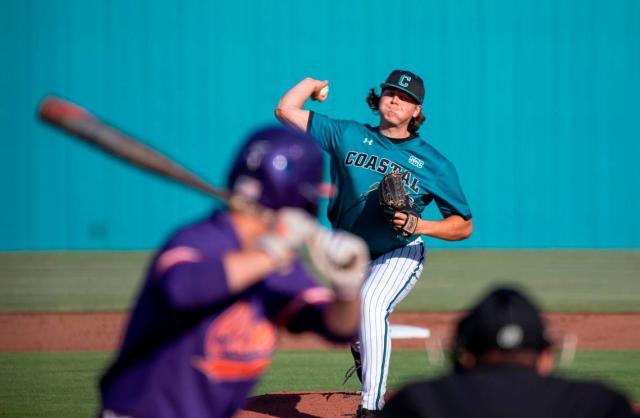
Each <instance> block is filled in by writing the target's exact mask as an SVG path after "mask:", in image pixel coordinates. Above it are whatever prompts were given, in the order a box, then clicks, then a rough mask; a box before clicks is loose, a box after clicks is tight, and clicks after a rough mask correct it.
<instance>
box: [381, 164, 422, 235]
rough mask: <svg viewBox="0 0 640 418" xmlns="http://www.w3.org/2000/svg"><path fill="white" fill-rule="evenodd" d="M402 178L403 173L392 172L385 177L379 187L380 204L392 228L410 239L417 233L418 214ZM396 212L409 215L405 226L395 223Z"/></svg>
mask: <svg viewBox="0 0 640 418" xmlns="http://www.w3.org/2000/svg"><path fill="white" fill-rule="evenodd" d="M402 177H403V176H402V173H400V172H399V171H392V172H391V173H388V174H387V175H385V176H384V178H383V179H382V181H381V182H380V185H379V186H378V203H379V204H380V209H381V210H382V214H383V216H384V217H385V219H386V220H387V221H389V223H390V224H391V227H392V228H393V229H394V230H395V231H396V232H398V233H399V234H400V235H402V236H403V237H408V236H410V235H413V234H414V232H416V228H417V227H418V214H417V213H416V211H415V209H414V206H413V202H412V201H411V199H410V198H409V195H407V192H406V191H405V189H404V183H403V180H402ZM396 212H402V213H404V214H406V215H407V220H406V221H405V223H404V225H396V224H394V223H393V219H394V218H395V215H396Z"/></svg>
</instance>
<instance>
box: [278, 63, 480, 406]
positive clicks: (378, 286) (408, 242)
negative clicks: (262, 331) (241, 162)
mask: <svg viewBox="0 0 640 418" xmlns="http://www.w3.org/2000/svg"><path fill="white" fill-rule="evenodd" d="M381 89H382V90H381V95H378V94H377V93H376V91H375V89H371V92H370V94H369V96H368V98H367V103H368V105H369V107H370V108H371V109H372V110H374V111H376V112H378V113H379V115H380V119H379V124H378V126H370V125H366V124H362V123H359V122H355V121H351V120H337V119H332V118H329V117H327V116H325V115H322V114H319V113H315V112H311V111H307V110H305V109H303V106H304V103H305V102H306V100H307V99H308V98H312V99H314V100H318V101H324V100H325V99H326V98H327V94H328V82H327V81H320V80H315V79H312V78H305V79H304V80H302V81H301V82H299V83H298V84H297V85H295V86H294V87H293V88H291V89H290V90H289V91H288V92H287V93H286V94H285V95H284V96H283V97H282V98H281V99H280V102H279V103H278V106H277V108H276V116H277V118H278V119H279V120H280V121H281V122H283V123H285V124H287V125H291V126H294V127H297V128H299V129H301V130H304V131H306V132H308V133H309V134H310V135H311V136H312V137H314V138H315V139H316V140H317V141H318V143H319V144H320V146H321V147H322V148H323V149H324V150H325V151H326V152H327V153H328V154H329V156H330V159H331V179H332V181H333V182H334V183H335V185H336V187H337V190H338V193H337V194H336V195H335V196H334V197H333V198H332V199H331V201H330V203H329V208H328V217H329V220H330V222H331V224H332V226H333V227H334V228H336V229H340V230H346V231H349V232H352V233H354V234H356V235H358V236H360V237H362V238H363V239H364V240H365V241H366V243H367V245H368V246H369V250H370V252H371V258H372V263H371V266H370V268H369V270H368V273H367V278H366V279H365V282H364V285H363V288H362V291H361V320H360V321H361V322H360V327H359V340H358V341H355V342H354V344H353V345H352V350H351V351H352V353H353V355H354V360H355V363H356V367H357V368H360V369H361V370H359V373H358V377H360V379H361V381H362V404H361V405H360V407H359V408H358V411H357V413H356V414H357V416H360V417H366V416H373V415H374V414H375V411H378V410H380V409H382V407H383V405H384V394H385V391H386V382H387V373H388V369H389V356H390V351H391V341H390V335H389V322H388V318H389V315H390V314H391V312H392V311H393V309H394V308H395V306H396V305H397V304H398V303H399V302H400V301H401V300H402V299H404V298H405V297H406V296H407V294H408V293H409V292H410V291H411V289H412V288H413V287H414V285H415V284H416V282H417V280H418V279H419V278H420V275H421V273H422V268H423V264H424V261H425V256H426V251H425V248H424V243H423V240H422V238H421V236H422V235H427V236H431V237H435V238H439V239H444V240H451V241H455V240H463V239H466V238H467V237H469V235H470V234H471V231H472V221H471V211H470V209H469V205H468V204H467V200H466V198H465V196H464V193H463V192H462V188H461V187H460V183H459V181H458V175H457V173H456V169H455V167H454V166H453V164H452V163H451V162H450V161H449V160H447V159H446V158H445V157H444V156H443V155H442V154H441V153H440V152H438V151H437V150H436V149H435V148H434V147H433V146H431V145H430V144H428V143H427V142H426V141H425V140H424V139H422V138H421V137H420V136H419V135H418V129H419V127H420V124H421V123H422V122H423V121H424V119H425V118H424V115H423V112H422V103H423V100H424V85H423V82H422V79H421V78H420V77H418V76H417V75H416V74H414V73H412V72H410V71H404V70H395V71H393V72H392V73H391V74H390V75H389V77H388V78H387V79H386V81H385V82H384V83H382V84H381ZM431 202H435V204H436V205H437V207H438V209H439V210H440V213H441V214H442V217H443V219H439V220H427V219H422V218H421V216H420V214H421V213H422V211H423V210H424V208H425V207H426V206H427V205H429V204H430V203H431ZM360 372H361V373H360Z"/></svg>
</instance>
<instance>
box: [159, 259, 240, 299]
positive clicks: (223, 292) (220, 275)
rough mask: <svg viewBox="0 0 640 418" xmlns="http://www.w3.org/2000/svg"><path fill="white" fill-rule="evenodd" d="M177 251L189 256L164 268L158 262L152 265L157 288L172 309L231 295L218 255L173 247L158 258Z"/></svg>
mask: <svg viewBox="0 0 640 418" xmlns="http://www.w3.org/2000/svg"><path fill="white" fill-rule="evenodd" d="M180 253H182V257H184V258H187V259H188V258H189V257H191V258H192V259H191V260H184V261H178V262H176V264H174V265H171V266H169V268H167V269H163V266H162V265H161V264H160V263H156V265H155V266H154V267H155V268H157V269H158V273H159V274H158V276H157V277H156V280H157V284H158V288H159V289H160V292H161V293H162V295H163V297H164V298H165V300H166V301H167V302H168V303H169V305H171V306H172V307H173V308H175V309H198V308H204V307H207V306H211V305H213V304H215V303H217V302H221V301H223V300H225V299H226V298H227V297H228V296H229V295H230V292H229V287H228V285H227V280H226V274H225V271H224V266H223V264H222V259H221V258H220V257H211V256H204V255H202V254H203V253H202V252H201V251H200V250H198V249H195V248H190V247H175V248H171V249H167V250H165V251H164V252H163V253H162V254H160V255H159V257H158V260H159V261H162V260H163V257H165V258H164V260H166V259H167V257H168V258H171V257H174V256H176V255H177V256H180ZM198 255H199V256H200V258H199V259H197V257H198Z"/></svg>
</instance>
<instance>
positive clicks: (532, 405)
mask: <svg viewBox="0 0 640 418" xmlns="http://www.w3.org/2000/svg"><path fill="white" fill-rule="evenodd" d="M451 358H452V362H453V366H454V370H453V372H452V373H451V374H449V375H447V376H444V377H442V378H440V379H437V380H432V381H423V382H416V383H412V384H409V385H408V386H406V387H404V388H403V389H402V390H400V391H399V392H398V393H397V394H396V396H394V397H393V398H392V399H391V400H390V401H389V403H388V404H387V405H386V406H385V408H384V410H383V411H382V414H381V415H380V416H381V417H384V418H388V417H403V418H412V417H415V418H418V417H420V418H427V417H428V418H462V417H465V418H475V417H491V418H502V417H504V418H517V417H518V418H569V417H570V418H597V417H598V418H600V417H602V418H604V417H607V418H608V417H632V416H634V415H633V412H632V409H631V405H630V404H629V401H628V400H627V399H625V397H624V396H622V395H621V394H619V393H617V392H615V391H613V390H611V389H609V388H607V387H605V386H603V385H601V384H599V383H595V382H585V381H575V380H567V379H564V378H560V377H554V376H550V373H551V371H552V369H553V366H554V359H553V354H552V351H551V342H550V340H549V338H548V336H547V335H546V333H545V325H544V322H543V319H542V318H541V316H540V313H539V311H538V309H537V308H536V307H535V306H534V305H533V304H532V303H531V302H530V301H529V300H528V299H527V298H526V297H525V296H524V295H523V294H522V293H519V292H518V291H516V290H514V289H509V288H500V289H497V290H494V291H492V292H491V293H489V294H488V295H487V296H486V297H485V298H483V299H482V300H481V301H480V303H478V304H477V305H476V306H475V307H474V308H472V309H471V311H470V312H469V313H468V314H467V315H466V316H465V317H463V318H462V319H461V320H460V322H459V323H458V326H457V332H456V336H455V339H454V341H453V347H452V357H451Z"/></svg>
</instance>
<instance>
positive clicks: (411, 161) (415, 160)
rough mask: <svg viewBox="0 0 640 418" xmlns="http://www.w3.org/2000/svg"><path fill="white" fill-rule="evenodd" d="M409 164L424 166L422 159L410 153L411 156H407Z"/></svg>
mask: <svg viewBox="0 0 640 418" xmlns="http://www.w3.org/2000/svg"><path fill="white" fill-rule="evenodd" d="M409 164H412V165H415V166H416V167H418V168H422V167H423V166H424V161H422V160H421V159H419V158H417V157H415V156H413V155H412V156H411V157H409Z"/></svg>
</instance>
